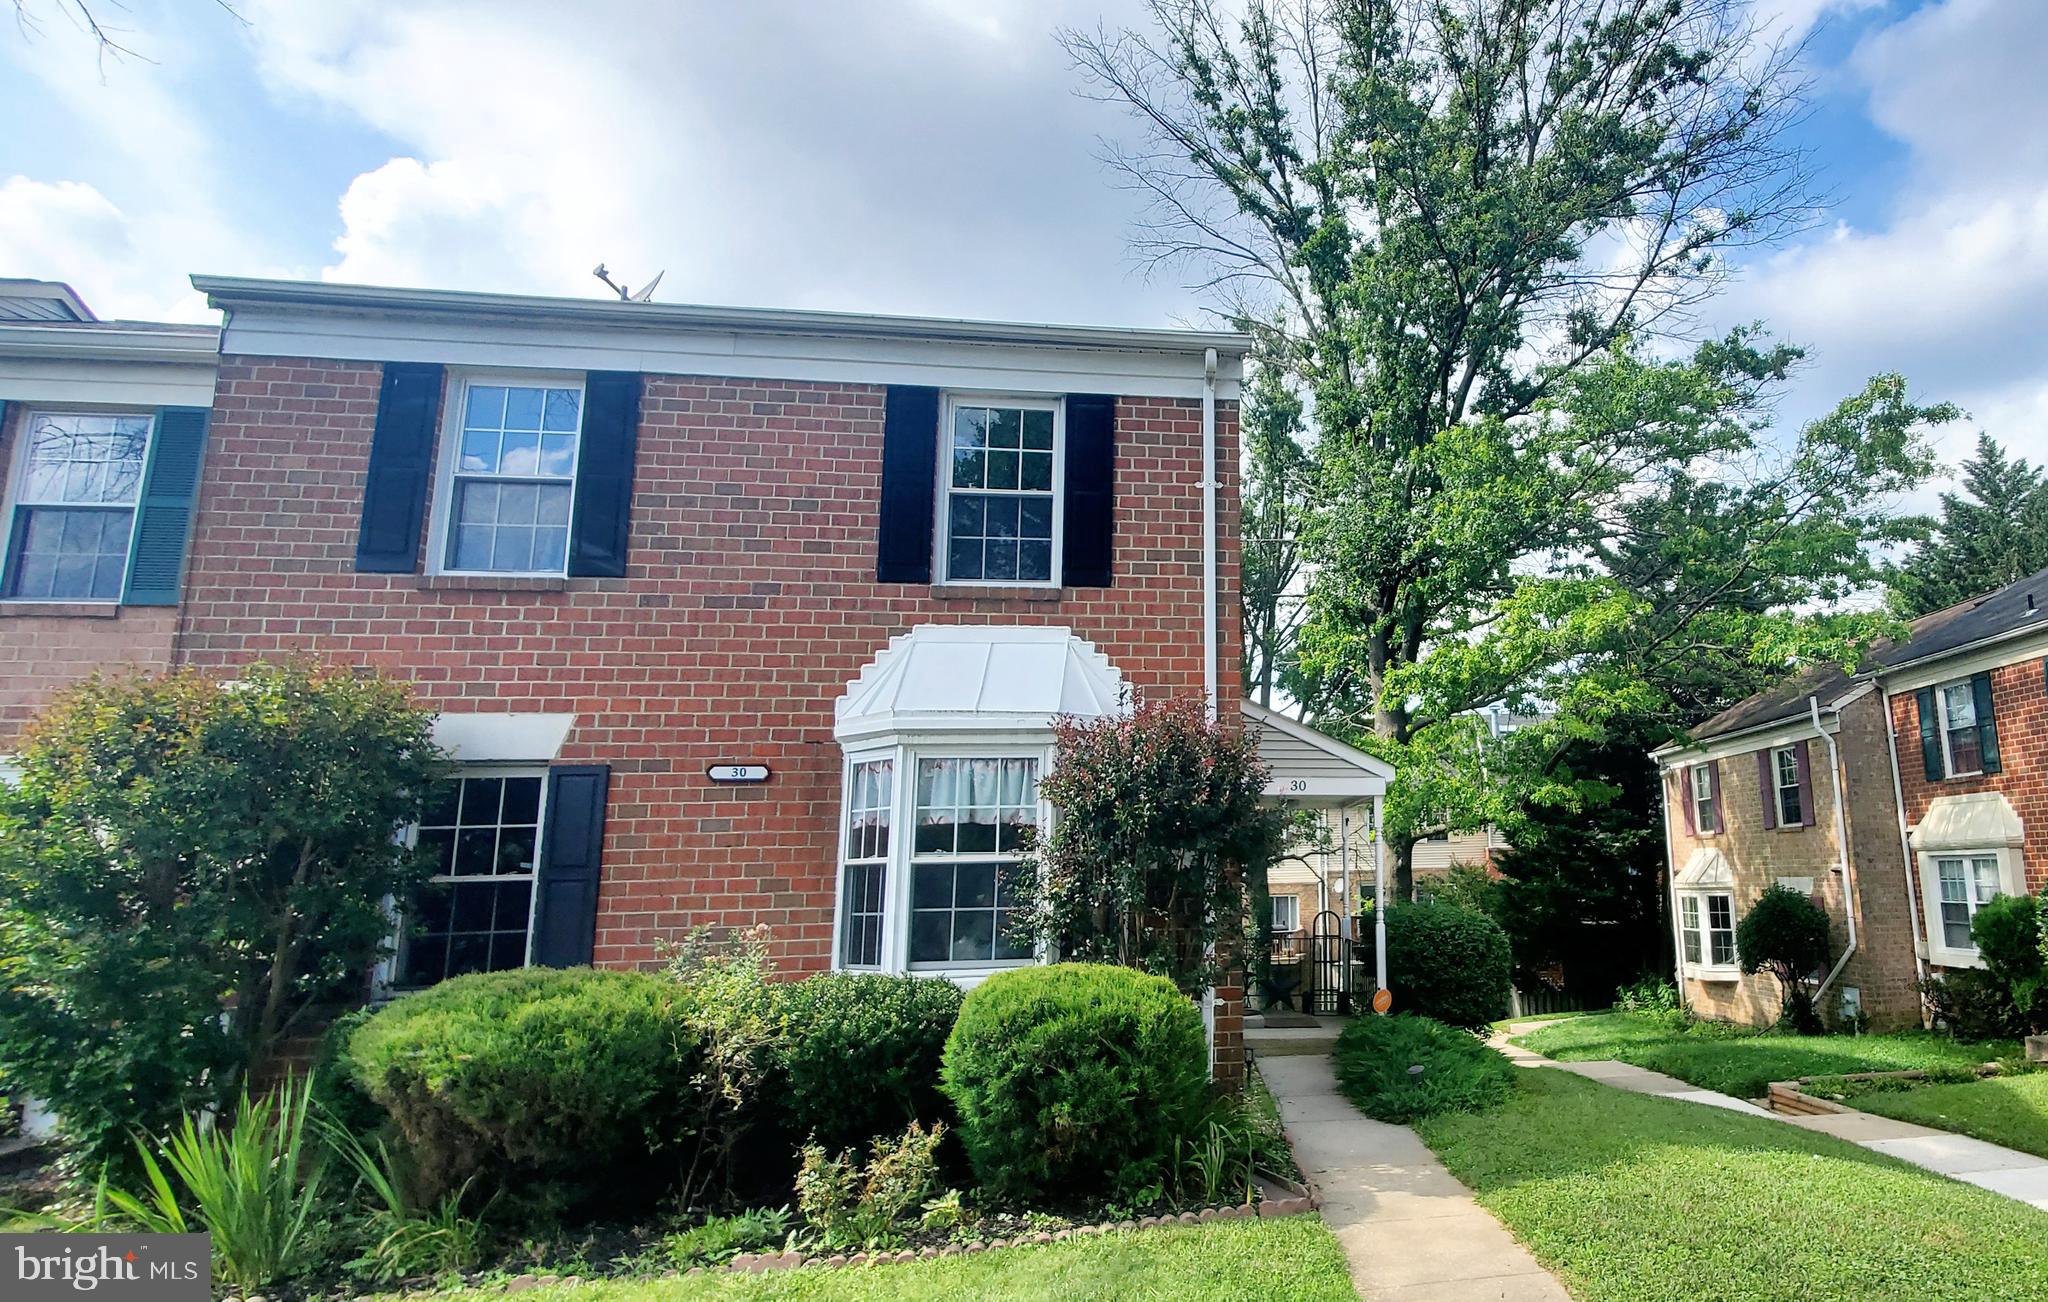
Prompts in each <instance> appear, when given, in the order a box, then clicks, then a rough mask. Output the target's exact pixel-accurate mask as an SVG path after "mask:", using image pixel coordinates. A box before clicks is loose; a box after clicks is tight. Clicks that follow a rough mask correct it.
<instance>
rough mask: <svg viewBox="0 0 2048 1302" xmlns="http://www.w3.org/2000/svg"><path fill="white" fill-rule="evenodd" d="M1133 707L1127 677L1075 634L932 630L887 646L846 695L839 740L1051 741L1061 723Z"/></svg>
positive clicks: (1060, 631) (1058, 630)
mask: <svg viewBox="0 0 2048 1302" xmlns="http://www.w3.org/2000/svg"><path fill="white" fill-rule="evenodd" d="M1126 704H1127V692H1126V689H1125V686H1124V679H1123V675H1122V674H1121V673H1119V672H1117V669H1116V667H1115V666H1114V665H1112V664H1110V662H1109V660H1108V658H1107V657H1106V656H1104V655H1103V654H1102V653H1101V652H1099V651H1097V650H1096V649H1095V647H1094V646H1093V645H1092V644H1091V643H1089V642H1088V641H1087V640H1085V639H1083V638H1079V637H1076V636H1074V633H1073V631H1072V630H1071V629H1066V628H1014V627H1005V628H990V627H980V626H971V625H940V624H926V625H923V626H921V627H918V628H915V629H912V630H911V631H910V632H908V633H905V634H903V635H902V636H900V637H896V638H892V639H890V642H889V645H888V646H887V647H886V648H884V649H883V651H882V652H881V654H879V655H877V656H876V657H875V658H874V659H873V660H872V661H870V662H869V663H868V666H867V667H866V668H865V669H863V670H862V671H861V673H860V676H859V677H858V678H856V679H855V680H854V681H853V682H852V683H851V684H849V685H848V686H847V689H846V692H845V694H844V695H842V696H841V697H840V698H839V701H838V703H837V716H836V721H835V723H834V725H833V729H832V735H833V736H834V738H836V739H837V740H838V741H839V742H841V743H842V744H845V743H850V742H860V741H867V740H875V739H880V738H884V737H890V736H900V735H904V734H911V733H917V734H943V733H973V734H975V735H978V736H988V735H990V734H995V733H1022V732H1035V733H1044V732H1045V731H1046V730H1048V729H1049V728H1050V727H1051V725H1052V721H1053V719H1054V718H1056V717H1057V716H1059V715H1063V714H1067V715H1077V716H1081V717H1084V718H1093V717H1097V716H1101V715H1106V714H1120V713H1122V712H1123V711H1124V709H1125V708H1126Z"/></svg>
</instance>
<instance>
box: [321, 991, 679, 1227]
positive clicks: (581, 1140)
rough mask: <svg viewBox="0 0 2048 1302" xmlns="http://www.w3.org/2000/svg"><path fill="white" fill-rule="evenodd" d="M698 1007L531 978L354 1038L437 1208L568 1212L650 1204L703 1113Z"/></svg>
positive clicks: (427, 1007) (396, 1005)
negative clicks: (515, 1199) (462, 1202)
mask: <svg viewBox="0 0 2048 1302" xmlns="http://www.w3.org/2000/svg"><path fill="white" fill-rule="evenodd" d="M688 1011H689V999H688V996H687V994H686V993H685V991H684V990H683V988H682V987H681V986H679V985H678V984H677V983H676V982H673V981H669V980H666V979H664V978H662V977H659V976H654V975H651V974H648V973H640V972H608V971H596V970H593V969H590V968H566V969H548V968H525V969H522V970H519V971H515V972H493V973H488V974H480V975H475V976H464V977H456V978H455V979H453V980H450V981H444V982H442V983H441V984H440V985H437V986H434V987H432V988H430V989H427V990H423V991H420V992H419V993H417V994H411V995H407V996H405V997H403V998H401V999H397V1000H394V1001H393V1002H391V1003H390V1004H388V1005H386V1006H385V1007H384V1008H383V1009H382V1010H380V1011H379V1012H377V1013H376V1014H375V1015H373V1016H372V1017H370V1018H369V1019H368V1020H367V1021H365V1022H364V1023H363V1024H362V1025H361V1026H359V1027H357V1028H356V1029H355V1030H354V1032H353V1033H351V1034H350V1035H349V1036H348V1041H347V1045H346V1047H345V1049H344V1053H345V1056H346V1060H347V1064H348V1069H349V1072H350V1074H351V1075H352V1076H353V1077H354V1079H355V1081H356V1083H357V1084H358V1085H359V1086H360V1087H361V1088H362V1089H363V1090H364V1091H365V1092H366V1093H368V1094H369V1096H370V1097H371V1098H372V1099H374V1100H375V1101H376V1102H377V1104H378V1105H379V1106H380V1107H382V1108H383V1109H384V1110H385V1112H386V1113H388V1114H389V1115H390V1117H391V1120H392V1122H393V1124H394V1125H395V1126H396V1127H397V1129H398V1132H399V1135H400V1136H401V1137H402V1139H403V1141H404V1146H405V1148H406V1150H407V1152H408V1154H409V1156H410V1157H411V1159H412V1165H413V1166H414V1168H415V1171H416V1173H417V1177H418V1180H419V1184H420V1190H419V1192H420V1193H421V1194H422V1195H423V1196H424V1197H426V1198H428V1199H438V1198H439V1197H441V1196H443V1195H445V1194H447V1193H449V1192H452V1191H454V1190H456V1189H458V1188H461V1187H462V1185H463V1183H464V1182H465V1181H469V1180H472V1179H474V1180H476V1182H477V1188H478V1189H479V1191H480V1192H484V1193H489V1192H491V1191H493V1190H496V1189H506V1190H511V1191H513V1192H514V1193H515V1194H516V1195H517V1196H520V1197H522V1198H524V1197H527V1196H529V1195H536V1194H540V1193H541V1191H542V1190H545V1194H544V1197H545V1199H547V1200H552V1201H554V1202H556V1203H558V1204H561V1205H567V1206H580V1205H583V1204H586V1203H590V1202H597V1201H607V1200H611V1201H616V1200H618V1199H622V1198H627V1197H632V1196H637V1195H641V1194H644V1193H646V1192H648V1191H649V1190H654V1189H658V1188H659V1187H661V1186H662V1185H663V1184H665V1183H666V1182H667V1181H668V1179H669V1178H670V1176H671V1175H672V1174H673V1171H674V1169H675V1167H676V1166H677V1165H678V1163H677V1159H676V1155H675V1153H674V1151H673V1150H675V1149H676V1148H677V1146H678V1145H679V1144H680V1143H681V1142H682V1141H683V1140H685V1139H687V1138H689V1137H690V1129H691V1124H692V1123H691V1119H692V1117H693V1116H701V1115H702V1109H701V1108H700V1107H699V1106H698V1101H697V1100H696V1098H695V1097H694V1090H695V1088H696V1086H695V1085H694V1083H693V1082H694V1081H695V1079H696V1077H697V1075H698V1072H699V1068H700V1062H699V1052H698V1038H697V1033H696V1032H695V1031H694V1030H693V1029H692V1027H691V1023H690V1019H689V1017H688Z"/></svg>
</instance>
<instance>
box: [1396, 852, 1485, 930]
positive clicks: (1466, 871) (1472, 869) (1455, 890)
mask: <svg viewBox="0 0 2048 1302" xmlns="http://www.w3.org/2000/svg"><path fill="white" fill-rule="evenodd" d="M1415 898H1416V899H1417V900H1419V901H1421V902H1422V903H1424V904H1447V905H1450V906H1451V907H1452V908H1456V909H1463V910H1465V911H1466V912H1467V913H1477V914H1480V915H1481V916H1483V917H1488V918H1494V919H1495V920H1498V918H1499V914H1500V909H1501V882H1500V879H1499V878H1498V877H1495V876H1494V875H1493V874H1492V873H1491V872H1489V871H1488V870H1487V869H1485V868H1482V867H1480V866H1479V865H1477V864H1469V863H1454V864H1452V865H1451V866H1450V867H1449V868H1448V869H1446V870H1445V871H1443V872H1440V873H1424V874H1423V875H1421V876H1419V877H1417V878H1416V879H1415Z"/></svg>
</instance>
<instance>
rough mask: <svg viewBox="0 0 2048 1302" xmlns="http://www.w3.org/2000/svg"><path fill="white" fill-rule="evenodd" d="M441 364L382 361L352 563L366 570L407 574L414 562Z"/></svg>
mask: <svg viewBox="0 0 2048 1302" xmlns="http://www.w3.org/2000/svg"><path fill="white" fill-rule="evenodd" d="M440 401H441V367H440V365H439V364H437V363H434V362H386V363H384V383H383V387H382V388H381V389H380V390H379V392H378V394H377V428H376V432H375V433H373V434H372V435H371V436H370V473H369V476H368V478H366V479H365V480H364V482H363V520H362V526H361V528H360V529H359V530H358V531H357V533H356V568H357V569H358V570H361V571H363V572H365V573H369V574H411V573H414V572H415V571H417V570H418V569H419V567H420V522H421V521H422V520H424V519H425V518H426V512H427V480H428V478H429V473H430V472H431V470H432V468H433V464H434V411H435V408H436V407H438V406H439V405H440Z"/></svg>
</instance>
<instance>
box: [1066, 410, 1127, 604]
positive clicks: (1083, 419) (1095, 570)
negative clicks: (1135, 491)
mask: <svg viewBox="0 0 2048 1302" xmlns="http://www.w3.org/2000/svg"><path fill="white" fill-rule="evenodd" d="M1066 491H1067V498H1066V503H1065V505H1064V508H1063V509H1064V510H1065V512H1066V523H1065V527H1064V528H1063V529H1062V530H1061V543H1060V546H1061V552H1062V556H1061V562H1060V582H1062V583H1063V584H1065V585H1066V586H1068V587H1072V588H1106V587H1108V586H1109V585H1110V574H1111V570H1112V568H1113V558H1114V556H1115V552H1116V398H1115V397H1114V396H1112V395H1109V394H1101V393H1070V394H1068V395H1067V483H1066Z"/></svg>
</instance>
